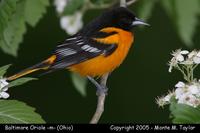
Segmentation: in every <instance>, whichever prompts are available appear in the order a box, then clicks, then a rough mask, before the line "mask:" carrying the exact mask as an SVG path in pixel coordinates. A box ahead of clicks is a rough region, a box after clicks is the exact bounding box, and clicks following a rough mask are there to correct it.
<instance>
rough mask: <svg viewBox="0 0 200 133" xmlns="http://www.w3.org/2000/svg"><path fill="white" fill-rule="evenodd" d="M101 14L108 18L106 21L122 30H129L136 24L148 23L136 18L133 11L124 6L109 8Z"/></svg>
mask: <svg viewBox="0 0 200 133" xmlns="http://www.w3.org/2000/svg"><path fill="white" fill-rule="evenodd" d="M102 16H104V17H105V19H108V22H107V23H110V24H112V26H114V27H117V28H121V29H124V30H131V29H132V28H133V27H135V26H138V25H148V24H147V23H145V22H143V21H142V20H140V19H138V18H136V17H135V15H134V13H133V12H131V11H130V10H129V9H127V8H124V7H118V8H114V9H111V10H110V11H108V12H105V13H104V14H103V15H102ZM105 25H106V24H105ZM108 25H109V24H108Z"/></svg>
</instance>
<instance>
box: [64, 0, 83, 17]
mask: <svg viewBox="0 0 200 133" xmlns="http://www.w3.org/2000/svg"><path fill="white" fill-rule="evenodd" d="M83 4H84V0H70V1H69V3H68V4H67V6H66V7H65V9H64V12H63V15H70V14H73V13H74V12H76V11H77V10H78V9H79V8H80V7H81V6H82V5H83Z"/></svg>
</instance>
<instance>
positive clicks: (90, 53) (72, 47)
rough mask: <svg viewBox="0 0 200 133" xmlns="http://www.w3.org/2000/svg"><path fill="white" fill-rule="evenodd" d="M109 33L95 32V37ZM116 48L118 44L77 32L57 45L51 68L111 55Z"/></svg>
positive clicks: (64, 66)
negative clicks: (101, 41)
mask: <svg viewBox="0 0 200 133" xmlns="http://www.w3.org/2000/svg"><path fill="white" fill-rule="evenodd" d="M112 34H116V33H112ZM109 35H111V34H107V33H104V32H99V33H98V34H94V36H93V37H94V38H102V37H106V36H109ZM116 48H117V45H116V44H103V43H100V42H97V41H96V40H94V39H92V38H88V37H83V36H81V35H78V34H77V35H76V36H72V37H70V38H68V39H67V40H65V42H64V43H62V44H60V45H58V46H57V47H56V50H55V52H54V54H55V55H56V57H57V58H56V60H55V61H54V63H53V64H52V65H51V66H50V69H63V68H67V67H69V66H72V65H74V64H78V63H81V62H83V61H86V60H89V59H91V58H94V57H97V56H99V55H104V56H109V55H110V54H112V53H113V52H114V51H115V49H116Z"/></svg>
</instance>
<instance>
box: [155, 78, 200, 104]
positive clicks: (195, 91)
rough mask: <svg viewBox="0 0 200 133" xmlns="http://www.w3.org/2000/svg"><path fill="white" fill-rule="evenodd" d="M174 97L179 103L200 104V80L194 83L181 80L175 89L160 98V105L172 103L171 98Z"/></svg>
mask: <svg viewBox="0 0 200 133" xmlns="http://www.w3.org/2000/svg"><path fill="white" fill-rule="evenodd" d="M172 97H174V98H175V99H176V100H177V102H178V103H180V104H187V105H190V106H192V107H197V106H199V105H200V81H194V82H192V83H188V84H186V83H184V82H181V81H179V82H178V83H177V84H176V85H175V91H173V92H169V93H168V94H167V95H166V96H164V97H161V98H158V99H157V103H158V105H159V106H163V105H166V104H170V99H171V98H172Z"/></svg>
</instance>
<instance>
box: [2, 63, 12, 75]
mask: <svg viewBox="0 0 200 133" xmlns="http://www.w3.org/2000/svg"><path fill="white" fill-rule="evenodd" d="M10 66H11V64H9V65H6V66H3V67H0V77H1V76H3V75H4V74H5V73H6V71H7V70H8V68H9V67H10Z"/></svg>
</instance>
